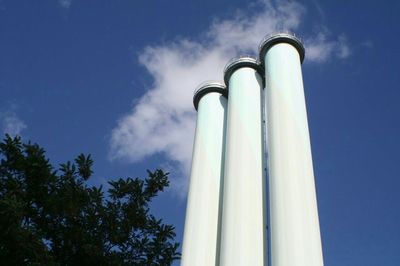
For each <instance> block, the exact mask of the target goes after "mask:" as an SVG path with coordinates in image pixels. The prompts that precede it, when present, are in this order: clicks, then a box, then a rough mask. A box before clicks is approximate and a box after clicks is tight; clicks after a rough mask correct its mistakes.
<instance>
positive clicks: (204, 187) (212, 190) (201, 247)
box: [181, 82, 227, 266]
mask: <svg viewBox="0 0 400 266" xmlns="http://www.w3.org/2000/svg"><path fill="white" fill-rule="evenodd" d="M226 97H227V90H226V89H225V86H224V85H222V84H219V83H215V82H212V83H206V84H204V85H203V86H201V87H200V89H199V90H197V92H196V93H195V95H194V98H193V102H194V105H195V108H196V110H197V123H196V133H195V134H196V135H195V139H194V147H193V158H192V169H191V175H190V186H189V194H188V201H187V208H186V221H185V231H184V237H183V247H182V260H181V265H182V266H208V265H210V266H212V265H217V261H218V253H219V252H218V247H219V226H220V216H221V213H220V212H221V196H222V195H221V189H222V184H223V176H224V167H223V165H224V149H225V120H226V108H227V98H226Z"/></svg>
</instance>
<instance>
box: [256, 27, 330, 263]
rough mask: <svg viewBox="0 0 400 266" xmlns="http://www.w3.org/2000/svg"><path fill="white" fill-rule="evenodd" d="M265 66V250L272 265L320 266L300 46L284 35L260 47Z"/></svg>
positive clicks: (316, 215) (275, 37)
mask: <svg viewBox="0 0 400 266" xmlns="http://www.w3.org/2000/svg"><path fill="white" fill-rule="evenodd" d="M260 59H261V61H262V63H263V65H264V67H265V77H266V93H265V103H266V117H267V139H268V141H267V143H268V169H269V202H270V206H269V212H270V227H269V228H270V230H271V232H270V237H271V239H270V245H271V247H270V249H271V254H270V256H271V263H272V265H273V266H321V265H323V258H322V247H321V237H320V229H319V220H318V210H317V199H316V191H315V184H314V173H313V164H312V157H311V146H310V136H309V130H308V121H307V111H306V103H305V97H304V89H303V79H302V71H301V63H302V61H303V59H304V48H303V45H302V43H301V42H300V40H299V39H297V38H296V37H294V36H292V35H288V34H277V35H273V36H271V37H269V38H267V39H266V40H265V41H264V42H262V44H261V46H260Z"/></svg>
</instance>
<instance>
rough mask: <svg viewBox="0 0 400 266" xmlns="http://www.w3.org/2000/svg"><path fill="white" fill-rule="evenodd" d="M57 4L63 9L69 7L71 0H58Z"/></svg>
mask: <svg viewBox="0 0 400 266" xmlns="http://www.w3.org/2000/svg"><path fill="white" fill-rule="evenodd" d="M58 4H59V5H60V6H61V7H62V8H65V9H69V8H70V7H71V4H72V0H58Z"/></svg>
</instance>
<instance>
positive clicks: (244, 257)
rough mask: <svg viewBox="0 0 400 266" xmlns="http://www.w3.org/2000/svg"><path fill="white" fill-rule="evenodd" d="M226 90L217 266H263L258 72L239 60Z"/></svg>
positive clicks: (231, 66)
mask: <svg viewBox="0 0 400 266" xmlns="http://www.w3.org/2000/svg"><path fill="white" fill-rule="evenodd" d="M224 79H225V83H226V84H227V86H228V91H229V100H228V115H227V123H226V150H225V176H224V189H223V207H222V217H221V247H220V252H221V254H220V264H219V265H220V266H232V265H234V266H249V265H251V266H264V265H265V262H266V259H265V257H266V256H265V255H266V245H265V242H266V239H265V215H264V214H265V211H264V206H265V205H264V202H265V196H264V193H265V191H264V190H265V182H264V172H263V145H262V144H263V141H262V139H263V134H262V107H261V100H262V99H261V93H262V89H263V70H262V68H261V66H260V65H259V64H258V63H257V61H256V60H255V59H253V58H250V57H242V58H239V59H236V60H234V61H232V62H231V63H229V64H228V65H227V66H226V68H225V72H224Z"/></svg>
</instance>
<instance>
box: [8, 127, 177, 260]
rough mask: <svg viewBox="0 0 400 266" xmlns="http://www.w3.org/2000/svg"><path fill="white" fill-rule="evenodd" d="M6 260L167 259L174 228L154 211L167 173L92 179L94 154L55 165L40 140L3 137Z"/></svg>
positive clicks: (172, 254)
mask: <svg viewBox="0 0 400 266" xmlns="http://www.w3.org/2000/svg"><path fill="white" fill-rule="evenodd" d="M0 159H1V161H0V262H1V264H2V265H44V264H45V265H96V264H97V265H170V264H171V263H172V262H173V261H174V260H176V259H179V256H180V254H179V253H178V252H177V249H178V246H179V244H178V243H177V242H176V241H175V240H174V238H175V232H174V230H175V228H174V227H173V226H172V225H168V224H164V223H163V222H162V220H161V219H157V218H156V217H155V216H153V215H152V214H151V213H150V209H149V203H150V202H151V201H152V199H153V198H154V197H155V196H157V194H158V193H159V192H162V191H163V190H164V188H165V187H167V186H168V185H169V182H168V173H164V172H163V171H162V170H156V171H154V172H151V171H148V177H147V178H146V179H144V180H143V179H139V178H126V179H118V180H116V181H110V182H109V185H110V188H109V189H108V191H107V193H106V194H105V193H104V191H103V188H102V187H101V186H100V187H95V186H88V185H87V184H86V181H87V180H88V179H89V178H90V176H91V174H92V165H93V160H92V159H91V157H90V155H88V156H85V155H83V154H81V155H79V156H78V157H77V158H76V159H75V160H74V162H67V163H65V164H61V165H60V166H59V169H58V170H55V168H54V167H53V166H52V165H51V164H50V162H49V159H47V158H46V157H45V151H44V150H43V149H42V148H41V147H39V146H38V145H37V144H32V143H30V142H28V143H22V141H21V138H20V137H14V138H12V137H10V136H8V135H6V137H5V139H4V140H3V141H2V142H0Z"/></svg>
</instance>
